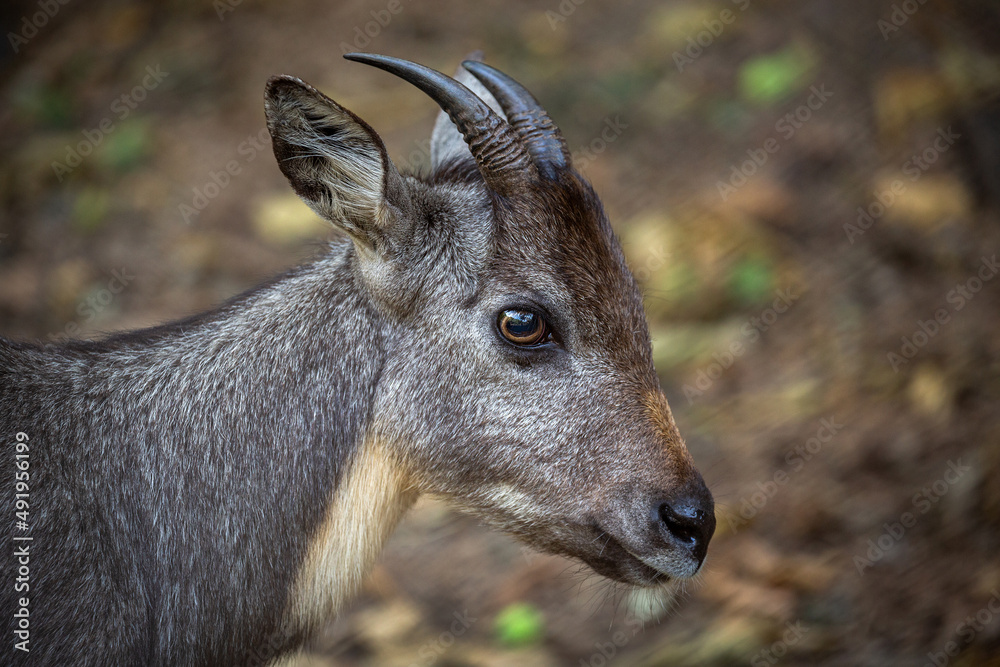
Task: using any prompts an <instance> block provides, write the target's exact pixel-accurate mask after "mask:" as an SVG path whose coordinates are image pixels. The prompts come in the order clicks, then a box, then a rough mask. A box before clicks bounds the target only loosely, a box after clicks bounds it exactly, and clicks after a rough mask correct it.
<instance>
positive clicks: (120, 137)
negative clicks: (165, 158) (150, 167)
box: [99, 118, 151, 172]
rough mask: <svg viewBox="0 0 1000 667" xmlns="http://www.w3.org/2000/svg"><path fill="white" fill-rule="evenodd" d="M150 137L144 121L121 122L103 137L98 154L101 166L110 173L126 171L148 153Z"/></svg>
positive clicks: (147, 125)
mask: <svg viewBox="0 0 1000 667" xmlns="http://www.w3.org/2000/svg"><path fill="white" fill-rule="evenodd" d="M150 135H151V133H150V130H149V124H148V123H147V122H146V121H144V120H142V119H140V118H133V119H129V120H125V121H122V122H121V123H120V124H119V125H118V126H116V127H115V128H114V129H113V130H112V131H111V133H110V134H108V135H106V136H105V137H104V141H103V145H102V146H101V147H100V154H99V155H100V161H101V164H102V165H103V166H104V167H105V168H107V169H110V170H112V171H116V172H123V171H128V170H129V169H131V168H133V167H134V166H136V165H137V164H139V162H141V161H142V159H143V158H144V157H146V155H147V154H148V153H149V152H150V144H151V141H150V140H151V136H150Z"/></svg>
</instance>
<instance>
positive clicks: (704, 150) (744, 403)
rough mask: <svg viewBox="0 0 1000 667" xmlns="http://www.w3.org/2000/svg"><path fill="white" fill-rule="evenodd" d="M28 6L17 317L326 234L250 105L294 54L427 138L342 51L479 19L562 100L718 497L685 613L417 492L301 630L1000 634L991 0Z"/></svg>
mask: <svg viewBox="0 0 1000 667" xmlns="http://www.w3.org/2000/svg"><path fill="white" fill-rule="evenodd" d="M390 10H392V11H390ZM39 11H41V10H39V5H38V3H36V2H8V3H7V4H6V5H5V6H4V8H3V9H2V10H0V19H3V25H4V31H3V33H4V34H5V35H7V40H6V41H7V42H9V44H3V45H0V46H2V47H3V48H0V96H2V100H3V103H2V106H0V334H2V335H5V336H9V337H20V338H40V339H45V340H48V339H50V338H60V337H65V336H72V337H94V336H99V335H101V333H102V332H105V331H111V330H116V329H120V328H132V327H141V326H147V325H151V324H155V323H158V322H162V321H165V320H168V319H173V318H176V317H180V316H183V315H186V314H189V313H192V312H196V311H199V310H203V309H207V308H210V307H212V306H213V305H215V304H217V303H219V302H220V301H222V300H224V299H225V298H228V297H229V296H231V295H233V294H235V293H237V292H239V291H241V290H243V289H246V288H249V287H251V286H253V285H254V284H256V283H258V282H261V281H262V280H264V279H265V278H267V277H268V276H270V275H273V274H275V273H278V272H280V271H281V270H283V269H286V268H288V267H291V266H293V265H295V264H296V263H298V262H300V261H302V260H304V259H305V258H308V257H310V256H313V255H315V254H316V253H318V252H321V246H322V242H323V240H324V239H325V238H328V237H329V235H330V234H331V233H332V232H331V231H330V230H329V229H327V228H326V227H325V226H324V225H323V224H322V223H320V222H319V221H317V220H315V219H314V218H313V217H311V215H310V214H309V213H308V212H307V211H304V207H303V206H302V205H301V204H299V203H298V202H297V201H296V200H295V199H294V197H293V196H291V194H290V190H289V188H288V186H287V184H286V182H285V181H284V179H283V178H282V176H281V174H280V173H279V171H278V169H277V167H276V165H275V163H274V159H273V157H272V155H271V154H270V146H269V141H268V139H267V137H266V133H264V134H261V131H262V129H263V127H264V121H263V111H262V99H261V93H262V90H263V85H264V82H265V81H266V80H267V78H268V77H269V76H271V75H273V74H278V73H288V74H294V75H296V76H299V77H301V78H303V79H305V80H307V81H309V82H311V83H313V84H314V85H316V86H317V87H319V88H320V89H321V90H323V91H325V92H326V93H328V94H329V95H330V96H332V97H333V98H335V99H336V100H338V101H339V102H341V103H342V104H344V105H345V106H347V107H348V108H350V109H352V110H353V111H355V112H356V113H358V114H359V115H360V116H361V117H363V118H365V119H366V120H367V121H368V122H369V123H370V124H371V125H372V126H373V127H374V128H376V129H377V131H378V132H379V133H380V134H381V135H382V136H383V138H384V139H385V140H386V143H387V145H388V146H389V150H390V153H391V154H392V156H393V157H394V159H395V160H396V162H397V164H400V165H401V166H408V167H411V168H415V169H419V168H423V167H425V166H426V164H427V151H426V147H427V143H426V142H427V138H428V136H429V132H430V128H431V126H432V123H433V120H434V115H435V113H436V108H435V107H434V105H433V103H432V102H431V101H430V100H429V99H427V98H426V97H424V96H423V95H422V94H420V93H419V92H418V91H417V90H416V89H414V88H412V87H410V86H408V85H406V84H404V83H402V82H400V81H398V80H396V79H394V78H392V77H390V76H388V75H386V74H384V73H382V72H378V71H376V70H374V69H371V68H368V67H364V66H361V65H357V64H352V63H348V62H346V61H343V60H342V59H341V58H340V56H341V53H342V52H343V50H345V49H352V50H353V49H359V50H369V51H374V52H383V53H388V54H391V55H397V56H402V57H406V58H408V59H412V60H416V61H418V62H421V63H425V64H428V65H431V66H433V67H436V68H438V69H442V70H444V71H449V72H450V71H452V70H453V69H454V67H455V66H456V65H457V63H458V62H459V61H460V60H461V58H462V57H463V56H464V55H465V54H467V53H468V52H470V51H472V50H474V49H483V50H485V52H486V54H487V59H488V61H489V62H491V63H493V64H495V65H497V66H499V67H500V68H501V69H503V70H505V71H507V72H509V73H511V74H512V75H513V76H515V77H516V78H518V79H519V80H521V81H522V82H523V83H525V84H526V85H527V86H528V87H529V88H530V89H531V90H533V91H534V92H535V94H536V95H537V97H539V98H540V99H541V100H542V102H543V103H544V104H545V105H546V107H547V108H548V110H549V111H550V113H551V115H552V116H553V118H554V119H555V120H556V122H557V123H559V125H560V126H561V127H562V129H563V131H564V134H565V135H566V137H567V139H568V141H569V144H570V145H571V147H572V148H573V149H574V154H575V159H576V164H577V165H578V166H579V167H580V169H581V170H582V171H583V172H584V173H585V174H586V175H587V176H588V177H589V178H590V179H591V180H592V182H593V183H594V185H595V187H596V189H597V191H598V192H599V193H600V194H601V196H602V197H603V200H604V202H605V204H606V206H607V209H608V211H609V213H610V215H611V217H612V219H613V221H614V223H615V225H616V227H617V229H618V231H619V233H620V236H621V238H622V241H623V245H624V246H625V249H626V252H627V253H628V254H629V257H630V261H631V262H632V266H633V268H634V270H635V271H636V273H637V275H638V277H639V279H640V280H641V281H642V283H643V285H644V288H645V290H646V296H647V299H646V305H647V311H648V314H649V319H650V327H651V330H652V333H653V336H654V339H655V354H656V362H657V368H658V371H659V373H660V375H661V379H662V382H663V386H664V389H665V391H666V393H667V396H668V398H669V399H670V402H671V405H672V407H673V411H674V414H675V417H676V421H677V423H678V425H679V427H680V429H681V432H682V433H683V434H684V435H685V437H686V438H687V441H688V445H689V448H690V450H691V452H692V454H693V456H694V458H695V460H696V461H697V463H698V465H699V466H700V468H701V469H702V470H703V472H704V474H705V477H706V479H707V481H708V482H709V484H710V486H711V487H712V489H713V491H714V493H715V495H716V499H717V502H718V519H719V530H718V532H717V535H716V537H715V539H714V541H713V543H712V547H711V549H710V555H709V559H708V561H707V564H706V566H705V568H704V571H703V574H701V575H700V576H699V578H698V579H697V581H695V582H693V583H691V584H690V585H689V586H688V587H687V589H686V590H685V591H684V592H683V594H681V595H679V596H678V597H677V598H676V599H674V600H672V601H669V602H668V603H666V606H667V609H666V610H662V609H661V608H660V604H661V602H662V601H657V600H650V599H649V597H648V596H644V595H643V594H641V593H637V592H635V591H629V590H624V589H621V588H618V587H615V586H612V585H610V584H608V583H607V582H605V581H603V580H601V579H600V578H599V577H597V576H595V575H592V574H589V573H588V572H587V571H586V570H585V569H584V568H582V567H580V566H578V565H576V564H574V563H571V562H569V561H566V560H563V559H561V558H555V557H551V556H545V555H541V554H536V553H533V552H531V551H530V550H526V549H524V548H522V547H520V546H519V545H518V544H517V543H516V542H514V541H513V540H511V539H509V538H507V537H505V536H503V535H499V534H497V533H494V532H491V531H489V530H487V529H485V528H483V527H482V526H480V525H479V522H478V521H477V520H476V519H474V518H470V517H466V516H460V515H457V514H454V513H453V512H452V511H450V510H449V509H448V508H446V507H445V506H443V505H441V504H440V503H437V502H434V501H422V502H421V503H420V505H419V506H418V507H417V508H416V509H415V510H414V511H413V512H412V513H411V515H410V516H409V517H408V518H407V519H406V521H405V522H404V524H403V525H402V526H401V527H400V529H399V530H398V532H397V533H396V534H395V536H394V537H393V538H392V540H391V543H390V544H389V546H388V548H387V550H386V552H385V553H384V555H383V557H382V559H381V560H380V562H379V564H378V566H377V568H376V569H375V571H374V573H373V574H372V576H371V577H370V578H369V580H368V582H367V584H366V585H365V588H364V590H363V591H362V594H361V595H360V596H359V597H358V598H357V600H356V601H355V602H354V603H353V604H352V605H351V607H350V608H349V610H348V611H347V612H346V613H344V614H343V615H341V616H340V617H339V618H338V619H337V621H336V622H334V623H333V624H332V625H331V626H330V627H329V628H328V629H327V631H326V632H324V633H323V635H322V636H320V637H319V638H317V640H316V642H315V644H314V646H313V647H312V648H311V652H310V654H309V656H305V657H303V658H302V659H301V660H300V664H302V665H317V666H319V665H345V666H355V665H357V666H361V665H390V666H392V665H400V666H407V665H450V666H454V667H458V666H465V665H477V666H478V665H483V666H486V665H489V666H499V665H539V666H541V665H592V666H593V667H600V666H602V665H610V664H613V665H620V666H622V667H627V666H636V667H639V666H648V667H653V666H656V665H737V664H747V663H749V664H751V665H755V666H757V665H772V664H781V665H789V666H791V665H807V664H810V665H811V664H826V665H888V664H892V665H895V664H906V665H924V664H935V665H943V664H949V665H988V664H1000V618H998V616H1000V613H998V611H1000V592H998V591H1000V559H998V558H997V552H998V547H1000V533H998V529H1000V485H998V483H997V481H996V480H997V479H998V478H1000V409H998V398H1000V372H998V371H1000V364H998V359H1000V336H998V335H997V332H998V330H1000V308H998V305H1000V279H998V278H997V276H996V272H997V269H996V268H993V266H994V265H993V263H994V262H995V256H996V255H995V253H996V252H997V250H998V249H1000V226H998V203H1000V103H998V91H1000V53H998V46H1000V42H998V40H997V35H998V34H1000V10H998V9H997V6H996V4H995V3H991V2H987V1H986V0H982V1H981V2H977V1H975V0H963V1H962V2H944V1H943V0H942V1H936V0H927V1H926V2H917V1H916V0H907V1H906V2H889V1H880V2H869V1H867V0H847V1H844V2H832V1H829V0H828V1H820V0H807V1H802V2H793V1H791V0H732V1H731V2H730V1H729V0H722V1H719V2H653V1H651V0H635V1H633V2H625V3H612V2H604V1H601V0H585V1H582V0H574V1H573V2H570V0H563V1H562V2H559V1H558V0H551V1H550V2H543V3H528V2H526V1H508V2H502V3H501V2H480V3H475V4H466V3H459V2H455V1H449V0H444V1H432V0H399V2H396V1H395V0H393V2H385V1H384V0H358V1H354V2H341V3H336V2H317V1H314V0H290V1H288V2H281V3H278V2H271V3H268V2H262V1H256V0H243V1H242V2H241V1H240V0H215V2H211V1H210V0H202V1H197V2H196V1H194V0H183V1H182V0H172V1H168V2H157V3H152V2H150V3H128V2H120V1H114V0H100V1H97V0H90V1H88V2H86V3H84V2H82V1H80V0H76V1H73V2H69V3H67V4H65V5H59V9H58V12H56V13H55V15H54V16H53V17H51V18H48V17H45V18H44V20H42V19H37V18H36V17H37V16H39V15H38V12H39ZM29 24H30V25H29ZM11 34H13V35H15V38H11ZM85 153H86V154H85ZM54 163H59V165H56V166H54ZM60 165H61V166H60ZM227 166H228V167H229V171H228V172H227ZM115 272H117V277H116V274H115ZM115 281H117V282H115ZM122 283H124V285H122ZM119 285H121V286H122V289H114V290H113V289H111V288H112V287H115V288H117V287H118V286H119ZM524 605H527V606H524ZM512 609H513V610H514V611H513V612H512V611H511V610H512ZM518 610H519V611H518ZM536 612H537V614H536ZM498 618H506V619H508V621H509V619H511V618H514V619H515V620H517V619H520V621H521V624H520V628H521V633H520V634H517V633H515V634H514V637H515V639H516V637H520V638H521V639H523V640H524V641H523V642H521V643H518V642H517V641H512V640H511V632H513V631H512V630H511V628H510V627H509V625H510V623H508V624H507V626H505V627H506V630H507V632H506V634H505V633H504V632H503V631H501V630H498V621H497V619H498ZM637 619H638V620H637ZM500 625H504V624H503V622H502V621H501V622H500ZM515 629H516V628H515ZM505 636H506V637H507V641H504V639H503V638H504V637H505Z"/></svg>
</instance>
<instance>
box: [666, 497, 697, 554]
mask: <svg viewBox="0 0 1000 667" xmlns="http://www.w3.org/2000/svg"><path fill="white" fill-rule="evenodd" d="M659 515H660V521H661V522H662V523H663V525H665V526H666V527H667V530H669V531H670V533H671V534H672V535H673V536H674V537H676V538H677V539H679V540H680V541H681V542H689V543H691V544H692V545H693V544H694V543H695V542H697V541H698V537H699V536H700V535H701V533H702V526H704V524H705V512H703V511H702V510H699V509H695V508H693V507H683V506H682V507H679V508H674V507H673V506H671V505H670V503H661V504H660V510H659Z"/></svg>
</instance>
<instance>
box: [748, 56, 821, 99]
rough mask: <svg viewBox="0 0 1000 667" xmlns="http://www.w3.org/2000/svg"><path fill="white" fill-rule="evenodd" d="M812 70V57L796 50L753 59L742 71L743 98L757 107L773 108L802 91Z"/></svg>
mask: <svg viewBox="0 0 1000 667" xmlns="http://www.w3.org/2000/svg"><path fill="white" fill-rule="evenodd" d="M812 68H813V58H812V57H811V55H810V54H809V53H808V52H807V51H805V50H804V49H803V48H801V47H796V46H790V47H788V48H786V49H784V50H782V51H778V52H777V53H771V54H768V55H766V56H758V57H756V58H751V59H750V60H747V61H746V62H745V63H743V65H742V66H741V67H740V71H739V86H740V95H741V96H742V97H743V98H744V99H746V100H748V101H750V102H753V103H755V104H762V105H768V104H772V103H774V102H777V101H778V100H781V99H782V98H784V97H787V96H788V95H790V94H791V93H794V92H795V91H797V90H799V89H800V88H802V87H803V86H804V85H805V83H806V78H807V75H808V74H809V72H810V71H811V70H812Z"/></svg>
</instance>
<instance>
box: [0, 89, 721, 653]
mask: <svg viewBox="0 0 1000 667" xmlns="http://www.w3.org/2000/svg"><path fill="white" fill-rule="evenodd" d="M494 103H495V101H494ZM266 109H267V114H268V125H269V128H270V129H271V132H272V137H273V141H274V150H275V155H276V157H277V159H278V161H279V165H280V166H281V168H282V171H283V172H284V173H285V175H286V176H287V177H288V178H289V180H290V182H291V184H292V186H293V187H294V188H295V190H296V191H297V192H298V193H299V194H300V195H301V196H303V198H304V199H305V200H306V201H307V203H309V204H310V205H311V206H312V207H313V208H314V210H316V211H317V212H318V213H319V214H320V215H322V216H324V217H326V218H327V219H328V220H330V222H331V223H332V224H334V225H336V226H338V227H339V228H340V229H342V230H344V231H345V232H347V233H348V235H349V237H350V240H344V241H340V242H336V243H333V244H332V245H331V246H330V248H329V252H328V253H327V254H326V255H325V256H324V257H323V258H321V259H319V260H318V261H316V262H315V263H313V264H309V265H306V266H302V267H299V268H297V269H295V270H293V271H290V272H289V273H287V274H285V275H283V276H279V277H278V278H276V279H274V280H273V281H272V282H270V283H269V284H266V285H263V286H261V287H259V288H257V289H254V290H252V291H250V292H248V293H246V294H244V295H241V296H239V297H236V298H234V299H233V300H231V301H230V302H228V303H226V304H225V305H223V306H222V307H220V308H218V309H217V310H214V311H212V312H209V313H205V314H204V315H200V316H197V317H194V318H191V319H189V320H185V321H181V322H176V323H173V324H169V325H166V326H163V327H157V328H153V329H147V330H142V331H137V332H132V333H125V334H117V335H113V336H111V337H109V338H107V339H105V340H101V341H98V342H82V341H81V342H70V343H67V344H65V345H60V346H56V345H44V346H43V345H36V344H31V343H21V342H12V341H8V340H4V339H2V338H0V428H2V430H0V439H2V440H0V442H3V443H4V444H8V443H12V442H13V441H14V435H15V433H17V432H20V431H23V432H25V433H27V434H28V436H29V437H30V447H31V459H30V460H31V489H32V495H31V524H32V535H33V536H34V542H33V544H32V547H31V549H32V559H31V571H32V577H33V578H32V580H31V591H30V597H31V630H32V644H31V647H32V651H31V653H30V654H24V653H21V652H18V651H14V652H11V651H9V650H8V652H7V653H6V654H5V655H7V656H11V658H10V660H11V661H12V663H9V664H35V665H51V664H76V665H246V664H264V662H265V661H267V660H270V659H272V658H275V657H278V656H280V655H282V654H284V653H286V652H287V651H290V650H293V649H295V648H296V647H298V646H300V645H301V643H302V642H303V641H304V640H305V639H306V638H307V637H308V635H309V634H310V632H312V631H313V630H314V629H315V628H314V627H311V626H307V625H302V624H296V623H294V622H291V621H289V617H288V616H287V614H286V611H287V609H288V608H289V605H290V604H291V602H292V600H291V596H292V595H293V591H294V590H295V582H294V580H295V577H296V576H297V572H298V570H299V568H300V567H301V566H302V563H303V562H304V560H305V558H306V552H307V550H308V549H309V548H310V540H311V539H312V537H313V536H314V535H315V534H316V533H317V531H318V530H319V527H320V524H321V523H322V522H323V520H324V518H323V517H324V516H325V515H327V513H328V512H329V511H331V509H332V510H333V511H335V510H336V507H332V508H331V505H330V502H331V501H330V499H331V497H333V495H334V492H335V490H337V489H338V488H340V487H342V486H343V484H344V480H345V478H346V476H348V475H350V474H351V473H352V467H351V464H352V461H353V460H354V458H355V454H356V453H357V452H358V450H359V447H361V446H362V444H363V443H365V442H370V441H377V442H379V443H382V444H383V445H384V446H386V447H388V448H390V450H391V451H390V454H391V458H392V461H393V465H394V466H398V468H399V470H400V474H401V475H405V477H406V478H407V479H409V480H412V484H413V486H414V488H415V489H416V490H417V491H419V492H421V493H429V494H433V495H436V496H439V497H444V498H448V499H450V500H451V501H452V502H453V503H454V504H455V505H456V506H457V507H460V508H463V509H466V510H468V511H471V512H474V513H476V514H477V515H479V516H481V517H483V518H484V519H485V520H486V521H488V522H490V523H491V524H493V525H495V526H497V527H498V528H500V529H501V530H505V531H507V532H509V533H510V534H513V535H515V536H517V537H519V538H520V539H522V540H524V541H526V542H528V543H529V544H532V545H534V546H536V547H538V548H541V549H545V550H548V551H551V552H554V553H561V554H566V555H568V556H571V557H575V558H580V559H582V560H583V561H584V562H586V563H588V564H590V565H591V566H592V567H594V568H595V569H596V570H597V571H599V572H602V573H604V574H606V575H608V576H610V577H613V578H616V579H619V580H622V581H626V582H629V583H633V584H638V585H652V584H658V583H660V582H662V581H664V580H669V579H671V578H675V577H679V578H683V577H687V576H690V575H692V574H693V573H694V572H696V571H697V569H698V567H699V566H700V563H701V560H700V558H692V556H691V555H690V554H689V553H688V552H687V551H686V550H685V549H686V547H684V548H682V547H679V546H677V544H676V543H675V542H673V541H671V540H672V539H673V538H671V537H670V536H669V535H667V536H666V537H664V533H663V530H664V528H663V526H662V525H660V523H658V520H657V519H656V517H655V512H654V516H650V510H649V508H650V507H654V508H655V506H656V503H658V502H659V501H660V500H661V499H664V498H668V499H676V498H680V497H683V498H694V499H695V501H692V502H696V503H699V505H698V506H699V507H703V508H705V509H706V511H708V512H711V496H710V494H709V493H708V491H707V489H706V488H705V486H704V483H703V482H702V481H701V477H700V475H699V474H698V473H697V471H696V470H695V469H694V466H693V463H692V461H691V458H690V456H689V455H688V453H687V451H686V449H685V447H684V444H683V441H682V440H681V438H680V436H679V434H678V433H677V430H676V427H675V426H674V423H673V420H672V418H671V417H670V413H669V409H668V408H667V407H666V402H665V400H663V397H662V393H661V392H660V389H659V384H658V380H657V378H656V374H655V372H654V369H653V366H652V361H651V351H650V342H649V335H648V331H647V327H646V322H645V317H644V315H643V311H642V303H641V298H640V294H639V290H638V289H637V287H636V284H635V281H634V279H633V278H632V274H631V273H630V272H629V270H628V267H627V266H626V263H625V260H624V256H623V254H622V252H621V249H620V247H619V245H618V242H617V240H616V239H615V238H614V235H613V233H612V232H611V228H610V225H609V223H608V221H607V218H606V217H605V215H604V212H603V210H602V208H601V205H600V201H599V200H598V199H597V197H596V195H594V193H593V192H592V190H591V189H590V188H589V186H588V185H587V184H586V183H585V182H584V181H583V180H582V179H581V178H580V177H579V175H577V174H576V173H575V172H572V171H567V172H565V173H562V174H560V175H559V176H558V178H557V179H556V180H549V181H536V182H533V183H531V184H529V185H528V186H526V187H525V191H524V192H523V193H521V194H520V195H519V196H518V197H516V198H513V199H507V200H503V201H501V200H499V199H498V198H497V197H496V196H495V195H494V194H493V193H490V192H489V191H488V190H487V189H486V187H485V185H484V182H483V179H482V177H481V176H480V175H479V173H478V172H477V170H476V167H475V165H474V164H473V163H472V160H471V156H470V155H469V153H468V150H467V149H466V150H464V151H462V152H461V155H458V153H457V152H456V151H454V146H455V142H454V137H451V138H443V134H447V133H446V132H443V131H442V130H440V128H437V129H436V130H435V135H436V141H438V142H439V143H438V146H439V148H438V150H439V151H440V152H439V153H438V154H437V159H436V160H435V171H434V173H433V174H431V175H430V176H429V177H428V178H427V179H426V180H420V179H417V178H415V177H412V176H404V175H400V174H399V173H398V172H397V171H396V168H395V167H394V166H393V165H392V163H391V161H390V160H389V158H388V156H387V153H386V151H385V147H384V145H383V144H382V141H381V140H380V139H379V138H378V135H377V134H376V133H375V132H374V130H372V129H371V128H370V127H368V126H367V124H365V123H364V122H363V121H361V120H360V119H358V118H357V117H356V116H354V115H353V114H351V113H350V112H349V111H347V110H345V109H343V108H342V107H340V106H339V105H337V104H336V103H334V102H332V101H331V100H329V99H328V98H326V97H324V96H322V95H321V94H320V93H318V92H317V91H315V90H314V89H312V88H310V87H308V86H306V85H305V84H302V83H301V82H298V81H297V80H295V79H291V78H288V77H283V78H279V79H274V80H272V82H271V83H269V86H268V94H267V99H266ZM528 306H530V307H532V308H537V309H539V310H542V311H545V312H546V313H547V316H548V317H549V318H550V320H551V322H552V324H553V327H554V328H555V329H556V330H557V331H558V333H559V342H558V344H557V345H554V346H550V347H547V348H545V349H540V350H532V351H526V350H523V349H519V348H515V347H514V346H512V345H510V344H509V343H507V342H506V341H504V340H503V339H501V338H500V336H499V334H498V332H497V329H496V319H497V313H498V312H499V311H501V310H503V309H505V308H511V307H528ZM0 474H2V479H0V491H2V495H3V497H5V498H11V497H13V492H14V491H13V488H12V480H13V478H14V468H13V458H12V456H11V455H9V454H5V456H4V459H3V463H2V465H0ZM372 520H377V517H376V518H373V519H372ZM706 520H707V519H706ZM711 522H712V523H711V526H712V529H714V518H712V519H711ZM6 525H8V526H10V523H8V524H6ZM12 534H13V528H12V527H8V528H5V541H6V543H7V544H8V545H10V544H12V542H11V539H12ZM708 535H709V536H710V535H711V531H710V530H709V531H708ZM706 542H707V539H706ZM10 554H11V550H10V549H9V548H8V549H6V550H5V555H4V558H3V580H4V582H7V583H9V582H12V581H13V579H14V573H15V569H16V564H15V563H14V561H13V560H12V559H11V555H10ZM7 583H5V586H4V594H3V600H4V609H5V610H9V609H12V608H14V606H15V602H16V599H17V597H18V595H15V594H14V592H13V589H12V587H11V586H10V585H7ZM332 594H333V593H332V592H331V595H332ZM13 630H14V623H13V622H12V621H11V620H10V615H8V634H7V637H8V640H9V639H10V638H11V637H12V635H13ZM4 659H5V660H7V659H8V658H6V657H5V658H4Z"/></svg>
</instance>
